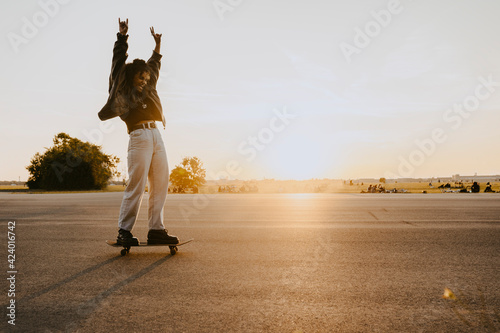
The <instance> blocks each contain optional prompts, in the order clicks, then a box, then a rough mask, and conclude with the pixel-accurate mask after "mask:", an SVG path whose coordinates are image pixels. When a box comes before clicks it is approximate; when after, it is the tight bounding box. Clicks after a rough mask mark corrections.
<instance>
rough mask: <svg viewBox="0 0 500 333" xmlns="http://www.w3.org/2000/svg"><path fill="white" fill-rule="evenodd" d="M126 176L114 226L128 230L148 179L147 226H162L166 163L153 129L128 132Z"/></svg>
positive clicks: (161, 141)
mask: <svg viewBox="0 0 500 333" xmlns="http://www.w3.org/2000/svg"><path fill="white" fill-rule="evenodd" d="M129 137H130V140H129V144H128V157H127V162H128V175H129V182H128V185H127V188H126V189H125V193H124V194H123V200H122V204H121V208H120V217H119V219H118V227H119V228H121V229H125V230H129V231H130V230H132V228H133V227H134V224H135V221H136V220H137V215H138V213H139V208H140V206H141V201H142V197H143V195H144V190H145V187H146V182H147V181H148V179H149V187H148V193H149V210H148V226H149V229H150V230H151V229H155V230H159V229H165V227H164V226H163V206H164V205H165V200H166V199H167V192H168V177H169V170H168V162H167V153H166V150H165V145H164V144H163V139H162V137H161V134H160V131H159V130H158V129H157V128H152V129H137V130H135V131H132V132H131V133H130V135H129Z"/></svg>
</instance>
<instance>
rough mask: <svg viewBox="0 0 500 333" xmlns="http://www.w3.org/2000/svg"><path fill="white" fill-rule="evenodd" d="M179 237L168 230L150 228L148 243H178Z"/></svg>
mask: <svg viewBox="0 0 500 333" xmlns="http://www.w3.org/2000/svg"><path fill="white" fill-rule="evenodd" d="M177 243H179V239H178V238H177V237H176V236H171V235H169V234H168V233H167V230H165V229H161V230H149V232H148V244H177Z"/></svg>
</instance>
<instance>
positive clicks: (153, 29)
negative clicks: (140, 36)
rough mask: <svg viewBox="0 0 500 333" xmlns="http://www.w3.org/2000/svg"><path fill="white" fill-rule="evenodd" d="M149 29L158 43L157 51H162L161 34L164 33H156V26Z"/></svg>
mask: <svg viewBox="0 0 500 333" xmlns="http://www.w3.org/2000/svg"><path fill="white" fill-rule="evenodd" d="M149 31H151V36H153V38H154V40H155V43H156V47H155V52H156V53H160V45H161V35H162V34H157V33H155V28H153V27H151V28H149Z"/></svg>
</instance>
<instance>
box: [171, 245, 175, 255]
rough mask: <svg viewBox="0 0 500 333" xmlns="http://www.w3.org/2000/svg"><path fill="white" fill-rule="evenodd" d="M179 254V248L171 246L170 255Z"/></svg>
mask: <svg viewBox="0 0 500 333" xmlns="http://www.w3.org/2000/svg"><path fill="white" fill-rule="evenodd" d="M176 253H177V246H170V254H171V255H174V254H176Z"/></svg>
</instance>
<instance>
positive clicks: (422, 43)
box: [0, 0, 500, 180]
mask: <svg viewBox="0 0 500 333" xmlns="http://www.w3.org/2000/svg"><path fill="white" fill-rule="evenodd" d="M498 13H500V2H498V1H496V0H475V1H472V0H470V1H466V0H440V1H430V0H420V1H411V0H390V1H385V0H384V1H379V0H369V1H368V0H358V1H349V2H347V1H340V0H339V1H337V0H307V1H306V0H301V1H299V0H273V1H264V0H183V1H174V0H162V1H159V0H157V1H151V0H145V1H123V0H122V1H101V2H98V1H81V0H39V1H32V0H24V1H6V0H2V1H1V2H0V34H1V35H2V38H1V39H0V46H1V50H2V52H1V53H0V57H1V62H0V63H1V66H2V78H1V81H0V156H1V157H0V158H1V160H0V180H18V179H20V180H27V178H28V177H29V174H28V171H27V170H26V166H27V165H29V163H30V159H31V158H32V156H33V155H34V154H35V153H36V152H41V153H43V152H44V151H45V149H46V148H47V147H50V146H51V145H52V139H53V137H54V136H55V135H56V134H57V133H60V132H66V133H68V134H69V135H71V136H73V137H77V138H79V139H81V140H84V141H89V142H92V143H95V144H98V145H101V146H102V150H103V151H104V152H105V153H107V154H112V155H115V156H118V157H119V158H120V159H121V162H120V164H119V168H118V169H119V171H120V172H122V173H126V168H127V166H126V160H127V145H128V134H127V131H126V126H125V123H124V122H123V121H121V120H120V119H119V118H114V119H111V120H108V121H105V122H102V121H100V120H99V118H98V117H97V113H98V111H99V110H100V109H101V108H102V106H103V105H104V104H105V103H106V100H107V97H108V94H107V91H108V76H109V71H110V67H111V58H112V48H113V43H114V41H115V40H116V33H117V32H118V18H119V17H120V18H122V19H125V18H128V19H129V36H130V37H129V39H128V41H129V50H128V54H129V57H128V61H132V60H133V59H135V58H141V59H148V58H149V57H150V55H151V53H152V49H153V48H154V41H153V38H152V36H151V34H150V32H149V27H150V26H154V28H155V31H156V32H157V33H162V34H163V35H162V46H161V47H162V48H161V53H162V55H163V58H162V68H161V72H160V81H159V82H158V86H157V90H158V93H159V95H160V99H161V101H162V105H163V109H164V114H165V117H166V121H167V124H166V128H165V129H163V127H162V126H161V133H162V136H163V138H164V141H165V144H166V148H167V155H168V160H169V165H170V169H173V168H174V167H175V165H178V164H179V163H180V162H181V160H182V158H183V157H186V156H197V157H199V158H200V159H201V160H202V162H203V163H204V166H205V168H206V170H207V179H220V178H229V179H264V178H275V179H311V178H341V179H355V178H364V177H373V178H379V177H386V178H405V177H415V178H418V177H423V178H425V177H440V176H441V177H442V176H451V175H454V174H461V175H474V174H476V173H477V174H478V175H498V174H500V154H498V153H497V150H498V145H499V142H500V131H499V124H500V113H499V110H500V21H499V20H498Z"/></svg>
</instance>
